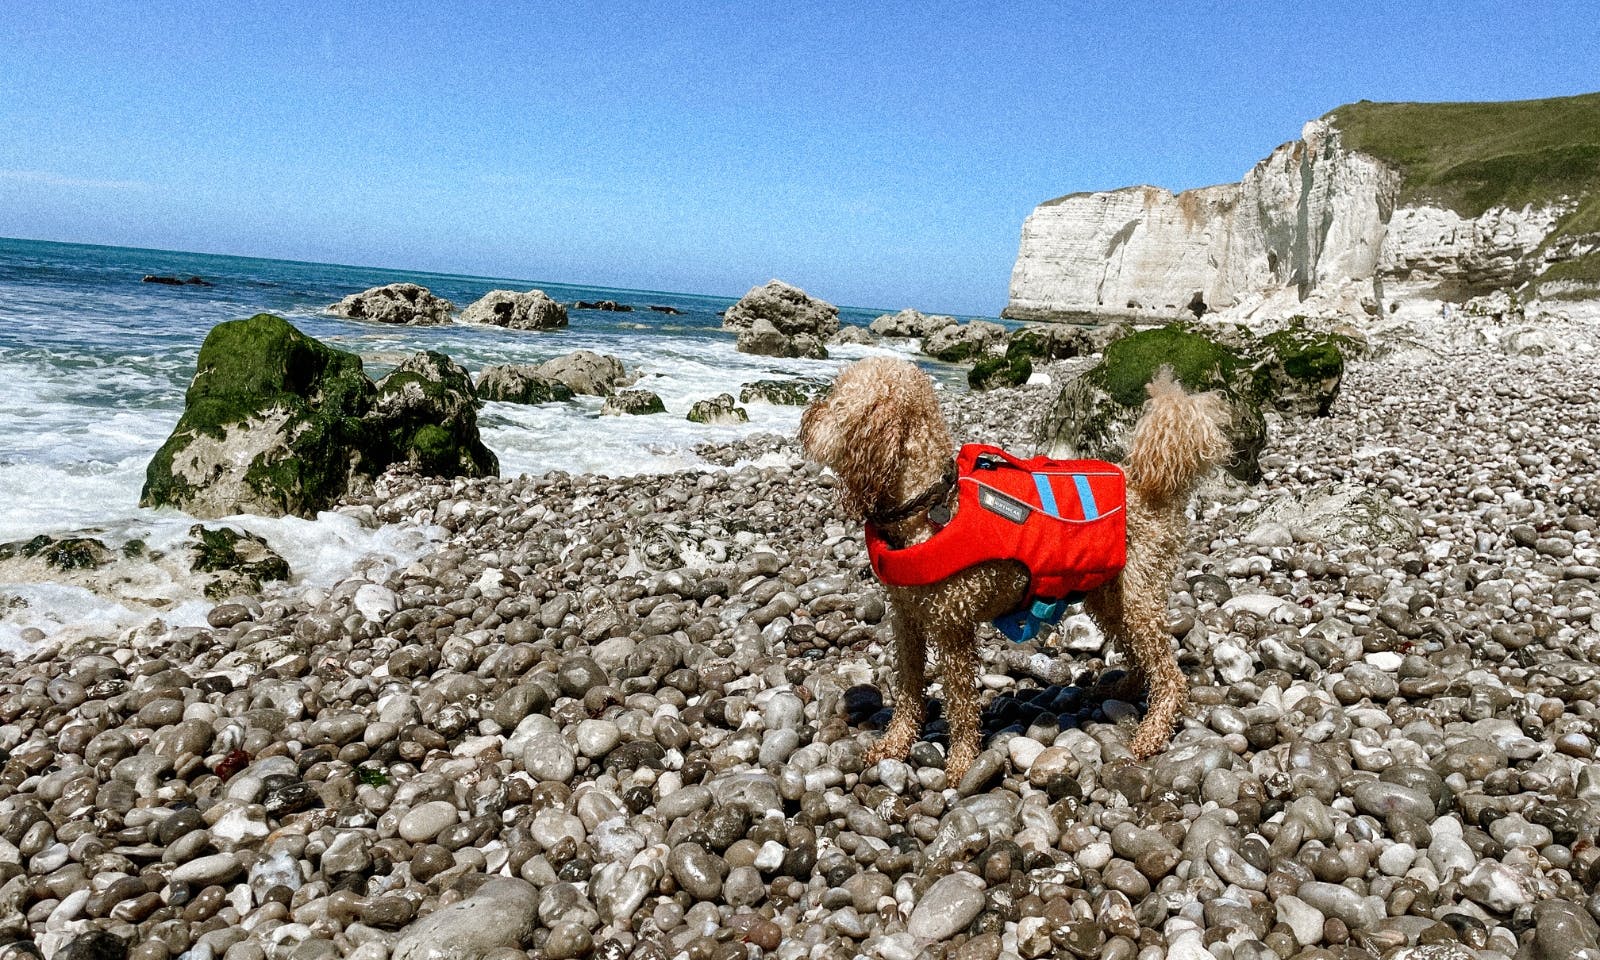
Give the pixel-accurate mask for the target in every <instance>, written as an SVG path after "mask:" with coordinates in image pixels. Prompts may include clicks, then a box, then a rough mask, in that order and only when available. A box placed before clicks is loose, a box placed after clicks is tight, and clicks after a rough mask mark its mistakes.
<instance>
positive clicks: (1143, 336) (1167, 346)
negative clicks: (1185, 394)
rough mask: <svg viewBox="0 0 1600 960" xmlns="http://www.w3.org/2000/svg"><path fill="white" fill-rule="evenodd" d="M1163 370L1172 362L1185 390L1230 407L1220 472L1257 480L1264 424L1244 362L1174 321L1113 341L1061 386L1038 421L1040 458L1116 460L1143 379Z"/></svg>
mask: <svg viewBox="0 0 1600 960" xmlns="http://www.w3.org/2000/svg"><path fill="white" fill-rule="evenodd" d="M1162 367H1171V368H1172V372H1173V374H1174V375H1175V376H1176V377H1177V379H1178V381H1179V382H1181V383H1182V384H1183V385H1184V387H1185V388H1186V389H1188V390H1191V391H1201V390H1219V391H1221V392H1222V394H1223V395H1224V396H1225V397H1226V398H1227V399H1228V401H1229V404H1230V405H1231V406H1232V408H1233V421H1232V423H1231V424H1230V425H1229V427H1228V428H1227V432H1228V438H1229V440H1230V441H1231V443H1232V445H1233V456H1232V458H1231V460H1230V462H1229V463H1228V464H1227V466H1226V469H1227V470H1228V472H1229V473H1232V474H1233V475H1234V476H1236V477H1238V478H1240V479H1241V480H1247V481H1249V480H1254V479H1256V478H1257V477H1259V476H1260V468H1259V466H1258V460H1259V458H1260V455H1261V450H1262V447H1264V446H1265V445H1266V437H1267V433H1266V430H1267V428H1266V421H1265V420H1263V419H1262V415H1261V404H1260V402H1259V401H1258V400H1257V399H1256V396H1255V394H1254V383H1253V381H1252V377H1251V374H1252V369H1251V365H1250V363H1249V361H1247V360H1246V359H1245V358H1244V357H1242V356H1240V355H1239V354H1238V353H1236V352H1235V351H1233V350H1230V349H1228V348H1227V347H1224V346H1222V345H1220V344H1218V343H1216V342H1214V341H1212V340H1211V339H1209V338H1207V337H1206V336H1204V335H1203V334H1200V333H1197V332H1194V331H1191V330H1188V329H1186V328H1185V327H1183V326H1182V325H1180V324H1172V325H1169V326H1166V327H1161V328H1159V329H1155V330H1144V331H1141V332H1139V333H1136V334H1134V335H1132V336H1130V337H1124V338H1123V339H1121V340H1118V341H1116V342H1115V343H1113V344H1111V345H1110V346H1108V347H1106V351H1105V359H1103V360H1102V361H1101V362H1100V363H1098V364H1096V365H1095V366H1093V367H1091V368H1090V369H1089V370H1087V371H1085V372H1084V374H1083V375H1082V376H1080V377H1077V378H1076V379H1074V380H1072V381H1071V382H1069V383H1068V384H1067V385H1066V386H1064V387H1062V389H1061V393H1060V394H1059V395H1058V396H1057V397H1056V401H1055V403H1054V404H1053V405H1052V406H1051V408H1050V411H1049V412H1048V413H1047V414H1046V415H1045V418H1044V423H1043V433H1044V435H1043V437H1042V438H1041V439H1042V440H1043V441H1044V444H1045V446H1046V453H1047V455H1048V456H1052V457H1058V458H1062V459H1066V458H1071V457H1079V456H1081V457H1095V458H1099V459H1105V460H1121V459H1122V458H1123V456H1124V455H1125V454H1126V453H1127V446H1128V438H1129V436H1130V434H1131V432H1132V429H1133V424H1134V423H1135V422H1136V421H1137V420H1138V419H1139V413H1140V411H1141V410H1142V409H1143V407H1144V402H1145V400H1146V395H1145V390H1144V387H1145V384H1147V383H1149V382H1150V381H1151V380H1153V379H1154V378H1155V376H1156V373H1157V372H1158V371H1159V370H1160V369H1161V368H1162Z"/></svg>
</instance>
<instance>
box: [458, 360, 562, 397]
mask: <svg viewBox="0 0 1600 960" xmlns="http://www.w3.org/2000/svg"><path fill="white" fill-rule="evenodd" d="M538 370H539V368H538V367H537V366H533V365H530V364H515V363H504V364H500V365H498V366H493V367H485V368H484V369H483V371H482V372H481V373H479V374H478V383H477V387H476V389H477V392H478V399H479V400H497V401H500V402H502V403H551V402H554V401H560V400H571V399H572V398H573V397H574V396H575V395H576V394H574V393H573V391H572V388H571V387H569V386H567V385H566V384H564V383H562V382H561V381H560V380H556V379H553V378H551V377H546V376H541V375H540V374H539V372H538Z"/></svg>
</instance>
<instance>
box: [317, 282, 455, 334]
mask: <svg viewBox="0 0 1600 960" xmlns="http://www.w3.org/2000/svg"><path fill="white" fill-rule="evenodd" d="M455 309H456V305H455V304H453V303H451V302H450V301H449V300H446V299H444V298H443V297H436V296H434V295H433V293H432V291H430V290H429V289H428V288H427V287H422V286H418V285H417V284H414V283H391V284H387V285H385V286H382V287H372V288H371V289H369V290H363V291H361V292H360V293H352V294H351V295H350V296H348V297H345V298H344V299H343V300H340V301H339V302H338V303H336V304H334V305H333V306H331V307H329V308H328V312H329V313H331V314H333V315H334V316H337V317H344V318H346V319H349V320H371V321H373V322H375V323H399V324H405V325H407V326H417V327H422V326H433V325H435V324H440V323H449V322H450V314H451V313H453V312H454V311H455Z"/></svg>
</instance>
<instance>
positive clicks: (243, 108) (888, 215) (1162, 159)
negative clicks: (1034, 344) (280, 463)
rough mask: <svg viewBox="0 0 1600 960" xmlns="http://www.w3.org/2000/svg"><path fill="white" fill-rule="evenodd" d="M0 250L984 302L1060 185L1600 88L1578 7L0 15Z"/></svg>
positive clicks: (466, 2) (853, 5)
mask: <svg viewBox="0 0 1600 960" xmlns="http://www.w3.org/2000/svg"><path fill="white" fill-rule="evenodd" d="M0 37H4V38H6V39H5V41H4V42H3V43H0V236H17V237H29V238H37V239H50V240H70V241H80V242H89V243H110V244H121V245H129V246H148V247H159V248H168V249H180V250H196V251H204V252H214V253H232V254H241V255H251V256H268V257H285V258H291V259H302V260H319V261H331V262H337V263H353V264H363V265H372V266H384V267H396V268H402V269H418V270H433V271H443V272H458V273H471V274H479V275H491V276H509V277H519V278H525V279H529V280H545V281H553V282H568V283H583V284H594V285H605V286H621V287H638V288H645V289H656V290H674V291H686V292H694V293H711V294H724V295H732V296H737V295H739V294H741V293H743V292H744V290H745V289H747V288H748V287H750V286H751V285H753V284H757V283H762V282H765V281H766V280H767V279H768V278H770V277H781V278H783V279H786V280H789V281H790V282H793V283H797V284H799V285H801V286H803V287H805V288H806V289H808V290H810V291H812V292H813V293H816V294H818V295H820V296H824V297H827V298H828V299H831V300H833V301H835V302H837V303H843V304H851V305H857V306H872V307H884V308H899V307H902V306H916V307H918V308H921V309H925V310H938V311H946V312H959V313H982V314H993V313H996V312H998V311H999V310H1000V308H1001V307H1003V306H1004V305H1005V298H1006V287H1007V282H1008V279H1009V275H1010V270H1011V264H1012V261H1013V259H1014V258H1015V256H1016V248H1017V240H1018V236H1019V233H1020V229H1021V225H1022V220H1023V218H1024V217H1025V216H1027V214H1028V212H1029V211H1030V210H1031V209H1032V208H1033V207H1034V205H1035V204H1037V203H1039V202H1040V201H1042V200H1045V199H1048V198H1050V197H1053V196H1058V195H1060V194H1064V193H1070V192H1075V191H1079V190H1091V189H1107V188H1113V187H1118V186H1125V185H1129V184H1134V183H1154V184H1158V185H1161V186H1165V187H1168V188H1171V189H1183V188H1187V187H1194V186H1201V185H1204V184H1209V183H1217V182H1222V181H1228V180H1236V179H1238V178H1239V177H1240V176H1241V175H1242V174H1243V173H1244V172H1245V171H1246V170H1248V169H1249V167H1250V166H1251V164H1253V163H1254V162H1255V161H1257V160H1259V159H1260V158H1261V157H1263V156H1265V155H1266V154H1267V153H1268V152H1269V151H1270V150H1271V149H1272V148H1273V147H1274V146H1276V145H1277V144H1278V143H1281V142H1283V141H1285V140H1289V139H1293V138H1294V137H1296V136H1298V135H1299V131H1300V127H1301V124H1302V123H1304V121H1306V120H1308V119H1310V118H1312V117H1315V116H1318V115H1320V114H1322V113H1325V112H1327V111H1328V110H1330V109H1332V108H1333V107H1335V106H1338V105H1339V104H1341V103H1346V102H1349V101H1352V100H1357V99H1361V98H1366V99H1371V100H1502V99H1524V98H1533V97H1545V96H1560V95H1566V94H1573V93H1581V92H1589V91H1593V90H1595V89H1600V54H1597V53H1596V50H1597V49H1600V45H1597V42H1596V41H1597V40H1600V31H1597V30H1596V28H1595V16H1594V11H1593V8H1592V3H1591V2H1549V3H1539V2H1521V3H1510V2H1506V3H1482V2H1477V3H1475V2H1471V0H1462V2H1453V3H1431V2H1413V3H1396V2H1394V0H1384V2H1373V3H1368V2H1329V3H1313V2H1301V3H1297V4H1293V5H1290V4H1267V3H1251V2H1244V3H1240V2H1228V3H1200V2H1196V3H1122V4H1111V3H1104V2H1093V3H1079V2H1069V0H1057V2H1050V3H1043V2H1040V3H1030V2H1019V3H1011V4H998V3H995V4H990V3H973V2H970V0H967V2H960V3H946V2H935V0H924V2H916V3H871V2H861V0H856V2H837V3H833V2H830V3H808V2H791V3H785V4H766V3H759V2H739V3H735V2H729V3H723V2H705V3H689V4H669V3H655V4H645V3H588V2H582V0H568V2H561V3H532V2H528V3H521V2H515V0H499V2H494V3H479V2H472V0H458V2H449V3H445V2H440V3H421V2H387V3H380V2H366V3H357V2H349V3H337V2H336V3H313V2H310V0H306V2H294V3H290V2H281V3H265V2H259V3H258V2H246V0H241V2H238V3H231V2H230V3H217V2H216V0H208V2H205V3H188V2H173V0H151V2H137V3H136V2H116V0H99V2H93V3H90V2H78V3H73V2H63V0H5V2H4V3H0Z"/></svg>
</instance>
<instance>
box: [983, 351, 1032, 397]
mask: <svg viewBox="0 0 1600 960" xmlns="http://www.w3.org/2000/svg"><path fill="white" fill-rule="evenodd" d="M1031 376H1033V361H1032V360H1031V359H1029V357H1028V355H1027V354H1026V353H1025V352H1023V351H1020V350H1008V351H1007V352H1006V354H1005V355H1004V356H987V357H981V358H979V360H978V362H977V363H975V364H973V365H972V369H971V370H968V371H967V386H969V387H971V388H972V389H974V390H995V389H998V388H1000V387H1016V386H1021V385H1022V384H1024V383H1027V382H1028V378H1029V377H1031Z"/></svg>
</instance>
